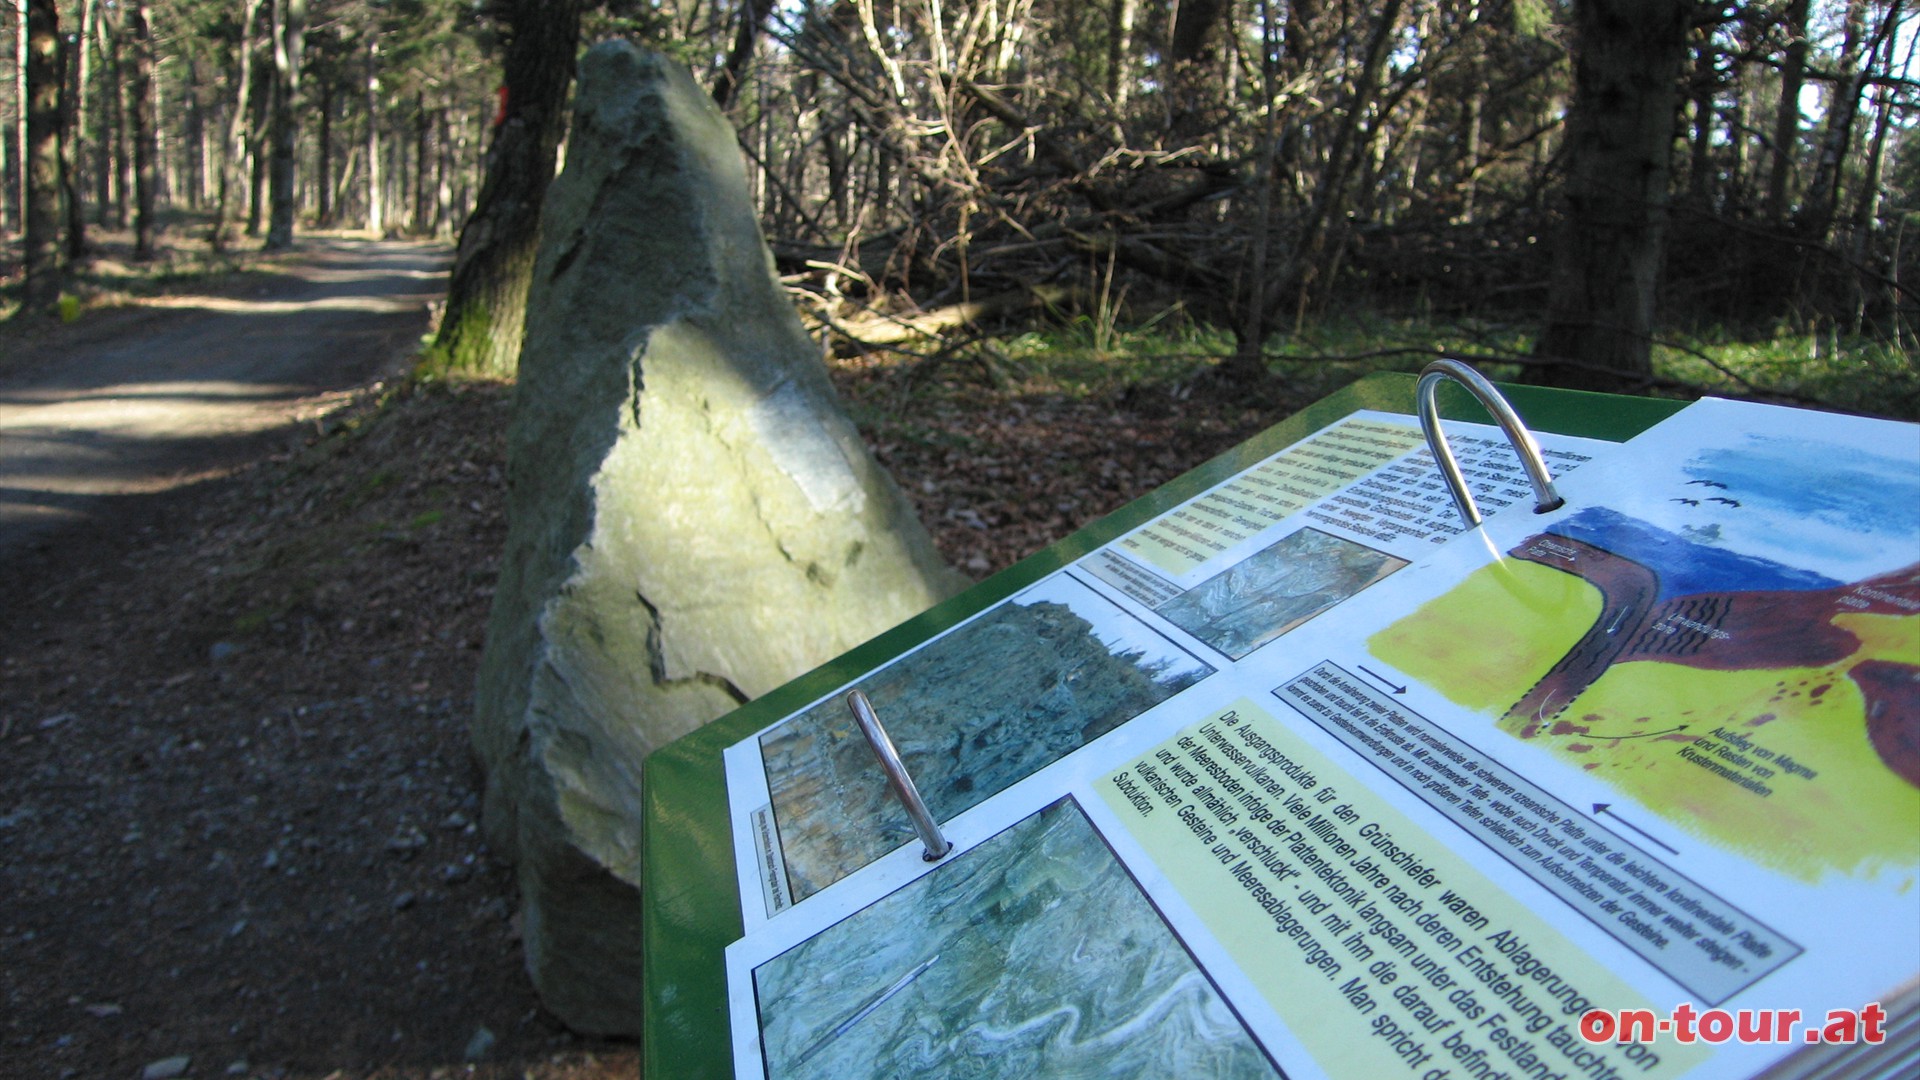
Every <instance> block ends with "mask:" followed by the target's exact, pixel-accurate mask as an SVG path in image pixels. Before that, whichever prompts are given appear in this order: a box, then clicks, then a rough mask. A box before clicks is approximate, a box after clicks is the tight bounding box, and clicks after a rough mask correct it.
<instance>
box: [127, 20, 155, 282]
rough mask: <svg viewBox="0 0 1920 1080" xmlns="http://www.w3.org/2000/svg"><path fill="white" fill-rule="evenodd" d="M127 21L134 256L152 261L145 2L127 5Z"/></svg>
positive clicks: (149, 38)
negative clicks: (130, 72) (130, 77)
mask: <svg viewBox="0 0 1920 1080" xmlns="http://www.w3.org/2000/svg"><path fill="white" fill-rule="evenodd" d="M126 20H127V22H126V30H127V46H128V49H127V51H128V52H129V53H130V54H131V60H132V64H131V67H132V69H133V78H132V79H130V80H128V82H129V85H128V87H127V128H128V134H129V135H131V136H132V139H133V203H134V207H133V257H134V258H136V259H151V258H153V254H154V248H153V229H154V221H153V200H154V189H155V187H156V186H158V183H159V180H158V177H157V176H156V174H155V169H154V158H155V156H156V144H157V139H156V136H155V134H154V119H153V30H152V27H151V26H149V24H148V22H147V0H133V2H132V3H130V4H128V5H127V6H126Z"/></svg>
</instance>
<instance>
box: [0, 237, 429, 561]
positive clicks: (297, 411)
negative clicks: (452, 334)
mask: <svg viewBox="0 0 1920 1080" xmlns="http://www.w3.org/2000/svg"><path fill="white" fill-rule="evenodd" d="M449 256H450V252H449V250H448V248H447V246H446V245H444V244H433V243H417V242H405V241H374V240H351V239H340V238H303V239H302V240H301V242H300V246H299V251H298V253H297V255H296V257H295V258H294V259H293V260H292V261H290V262H288V263H286V264H284V265H282V266H281V267H279V268H278V269H277V271H276V273H275V275H274V276H273V277H271V278H268V279H266V280H264V281H261V282H259V283H257V284H256V285H254V286H252V287H250V288H248V289H246V290H245V291H244V293H243V294H241V295H228V296H217V297H215V296H204V295H195V296H183V297H174V298H168V299H161V300H155V301H150V302H149V306H148V308H147V309H146V310H145V311H143V312H141V313H140V314H139V315H138V316H137V317H132V318H127V317H121V318H114V317H113V316H111V315H109V316H106V317H103V320H102V321H103V326H102V327H101V332H99V333H87V332H84V331H83V332H82V333H80V334H77V335H75V337H76V338H77V339H78V340H77V341H76V342H75V343H73V344H70V345H64V344H63V345H61V346H60V347H58V348H43V349H40V350H38V352H37V353H35V354H33V355H30V356H27V357H22V358H17V360H18V362H16V363H12V364H8V365H6V366H4V367H0V567H7V568H9V569H8V572H6V573H4V574H0V578H4V579H12V580H6V581H4V582H0V599H14V598H15V596H13V595H8V594H15V592H16V590H17V589H21V588H22V587H23V586H26V585H28V582H27V581H25V580H22V578H26V577H29V576H31V575H32V574H33V571H34V569H35V566H34V564H36V563H50V564H55V565H59V564H67V565H71V561H72V556H74V555H77V554H79V552H77V551H73V550H71V549H72V548H74V547H76V546H80V547H84V546H88V541H89V540H97V539H103V538H105V537H108V536H112V535H115V534H124V532H125V530H126V528H127V527H129V526H131V525H132V524H133V523H134V521H135V520H137V519H138V518H139V517H140V515H141V514H142V512H143V511H146V510H149V509H150V508H152V507H153V506H154V505H155V500H156V497H158V498H162V499H163V498H164V495H165V493H167V492H171V491H174V490H177V489H181V488H184V487H186V486H189V485H191V484H193V483H194V482H196V481H199V480H203V479H207V478H210V477H214V476H218V475H221V474H224V473H226V472H228V471H230V470H232V469H234V468H237V467H239V466H241V465H243V464H245V463H247V462H248V461H249V460H251V459H253V458H254V457H256V456H258V455H259V454H261V453H263V452H265V451H266V450H267V448H270V447H271V446H273V445H274V444H275V443H276V442H277V441H278V440H279V439H280V438H284V436H285V434H286V433H287V432H288V431H289V430H290V429H292V428H293V427H294V426H295V425H297V424H299V423H301V422H302V421H304V420H308V419H311V418H313V417H315V416H317V415H320V414H321V413H324V412H326V411H327V410H328V408H329V407H330V406H331V405H332V404H333V403H334V402H335V400H336V399H337V397H338V396H339V395H343V394H347V393H351V392H352V391H353V390H354V389H356V388H358V387H362V386H365V385H367V384H369V383H371V382H373V381H375V380H378V379H381V378H386V377H390V376H392V375H396V374H399V373H400V372H402V371H403V370H404V368H405V362H406V359H407V356H408V355H409V353H410V351H411V349H412V348H413V346H414V345H415V344H416V343H417V341H418V339H419V336H420V334H421V333H422V332H424V331H425V329H426V328H427V305H428V303H430V302H431V301H434V300H436V299H438V298H439V297H441V296H444V295H445V293H446V268H447V264H448V261H449ZM63 549H65V550H63ZM62 555H65V556H67V557H66V558H62V557H60V556H62Z"/></svg>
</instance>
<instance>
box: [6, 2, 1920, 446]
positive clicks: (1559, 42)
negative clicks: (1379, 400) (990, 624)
mask: <svg viewBox="0 0 1920 1080" xmlns="http://www.w3.org/2000/svg"><path fill="white" fill-rule="evenodd" d="M0 19H3V20H4V22H5V25H4V27H3V28H0V45H4V48H3V49H0V52H3V53H4V61H0V73H4V74H5V76H6V80H5V87H4V90H0V129H3V130H4V137H3V138H0V147H3V148H4V149H3V150H0V153H3V155H4V162H0V166H3V167H0V177H3V178H4V184H0V187H3V188H4V197H0V237H7V238H11V239H14V240H16V241H17V244H16V245H14V246H10V247H8V248H7V249H6V251H7V252H8V254H9V256H10V261H12V260H17V261H12V262H11V265H10V266H8V267H7V272H8V273H9V275H10V276H9V279H8V287H7V290H6V292H5V294H4V295H5V299H4V300H0V304H4V305H6V306H17V307H18V309H19V310H21V311H24V312H26V313H27V314H28V315H30V316H32V315H35V314H38V313H41V312H60V311H62V310H63V309H62V304H63V303H64V304H65V309H64V313H65V314H67V315H68V316H69V317H72V315H73V314H74V312H75V311H76V310H78V309H77V307H76V305H84V304H85V303H87V302H89V300H88V296H89V288H90V286H91V285H93V284H97V280H96V279H97V274H95V273H94V271H95V265H94V264H95V262H96V261H97V253H96V252H94V250H93V245H92V244H91V243H90V240H89V237H90V235H93V233H92V232H90V230H93V231H95V232H97V231H98V230H100V229H102V228H108V229H111V228H114V227H121V228H131V229H132V230H133V231H132V237H133V248H132V256H133V257H134V258H135V259H136V260H138V259H146V258H149V257H151V256H153V255H154V254H155V253H156V251H157V245H158V246H160V247H164V246H165V243H166V242H167V238H169V237H172V238H174V239H175V240H176V241H180V242H184V241H185V240H186V239H188V238H194V239H196V240H202V241H205V242H207V243H210V244H211V246H212V247H213V248H214V249H215V250H216V251H218V250H221V249H229V250H230V249H233V248H235V247H237V246H240V245H256V246H257V245H264V246H266V247H268V248H273V247H281V246H285V245H287V244H289V243H291V242H292V240H293V237H294V235H295V232H296V230H300V229H308V228H350V229H363V230H367V231H370V232H372V233H375V234H385V235H393V234H409V235H433V234H438V235H443V236H448V237H452V236H455V235H458V236H459V237H460V240H461V247H460V255H459V259H458V262H457V263H456V268H455V275H454V282H453V288H452V293H451V296H450V298H449V303H448V306H447V309H446V312H445V318H444V319H443V322H442V324H441V328H440V330H439V333H438V337H437V339H436V342H435V345H434V347H433V348H432V349H430V350H429V352H428V354H427V361H426V364H425V370H427V371H439V372H445V371H457V370H491V371H495V372H511V370H512V367H513V364H514V360H515V358H516V356H517V348H518V340H519V337H518V326H519V310H518V309H519V308H520V307H523V306H524V300H523V297H524V280H525V275H526V273H527V270H528V267H529V266H530V262H531V257H532V250H533V239H532V238H533V236H534V235H535V228H536V223H537V209H538V204H539V195H540V193H541V191H542V190H543V188H544V185H545V182H546V179H547V178H549V177H550V176H551V175H552V171H553V168H554V161H555V155H556V148H557V147H558V146H560V144H561V143H562V142H563V140H564V124H565V112H566V110H565V107H564V99H565V95H566V93H567V90H568V84H569V81H570V78H571V73H572V61H573V58H574V56H575V55H576V54H577V52H578V50H579V49H581V48H583V47H584V46H585V45H587V44H590V43H591V42H592V41H594V40H598V39H600V38H604V37H607V36H611V35H626V36H631V37H633V38H636V39H638V40H641V41H643V42H645V43H647V44H650V45H651V46H653V47H655V48H658V49H662V50H664V51H666V52H668V53H670V54H672V55H674V56H675V57H677V58H679V59H681V60H682V61H684V62H685V63H687V64H688V65H689V66H690V67H691V68H692V69H693V71H694V72H695V74H696V76H697V77H699V78H700V79H702V80H703V83H704V84H705V85H707V86H710V87H711V88H712V92H713V95H714V97H715V99H716V101H718V102H719V103H720V104H721V105H722V106H723V107H724V108H725V109H726V110H727V112H728V115H729V116H730V117H731V118H732V120H733V121H734V123H735V125H736V127H737V129H738V131H739V134H740V145H741V148H742V150H743V152H744V153H745V155H746V157H747V159H748V163H749V172H750V178H751V184H752V187H753V194H754V198H755V199H756V200H757V201H758V204H759V210H760V213H761V217H762V220H763V224H764V228H765V231H766V233H767V235H768V237H769V239H770V241H771V243H772V245H773V248H774V251H775V253H776V257H777V263H778V267H779V269H780V271H781V272H782V274H783V275H784V277H785V279H786V281H787V283H788V285H789V286H790V287H791V288H793V289H794V291H795V294H796V298H797V299H798V300H799V301H800V303H801V306H802V309H803V313H804V314H805V315H806V316H807V317H808V318H809V319H810V320H812V321H813V322H814V323H815V324H816V325H817V326H818V327H820V328H821V329H822V331H823V333H825V334H826V335H827V336H830V337H831V338H832V339H833V341H834V344H835V348H836V350H837V351H838V352H839V353H841V354H842V355H843V356H844V355H853V354H859V353H862V352H871V351H872V350H878V349H888V350H892V351H893V355H895V356H896V357H897V356H900V355H904V356H906V357H907V358H908V359H909V360H910V361H913V362H918V363H925V362H928V361H932V362H936V363H947V362H951V361H955V360H958V361H961V362H963V363H965V364H967V365H970V366H971V367H972V368H975V369H977V370H979V371H980V372H982V373H983V375H982V377H984V378H1002V377H1005V376H1006V373H1007V372H1008V371H1014V372H1016V373H1018V372H1019V371H1021V370H1022V366H1023V365H1028V366H1030V365H1032V364H1036V363H1040V364H1044V363H1046V362H1047V361H1046V360H1045V359H1044V357H1045V356H1046V355H1049V354H1057V353H1060V352H1061V351H1062V350H1078V351H1079V352H1080V353H1081V354H1085V355H1091V356H1094V357H1096V358H1102V359H1109V360H1116V359H1117V362H1119V363H1121V364H1122V365H1123V366H1124V371H1123V373H1122V375H1121V376H1119V377H1121V378H1123V379H1125V380H1128V381H1135V382H1138V381H1153V380H1156V379H1157V380H1160V381H1163V382H1166V383H1167V384H1169V385H1174V386H1176V387H1178V388H1179V389H1176V393H1185V392H1187V389H1188V388H1190V387H1191V386H1195V385H1200V386H1204V385H1208V384H1217V385H1219V386H1222V387H1225V388H1226V389H1228V390H1229V391H1231V392H1232V393H1236V394H1239V393H1246V392H1248V391H1249V389H1252V390H1258V389H1259V388H1261V387H1262V386H1264V385H1266V384H1268V383H1269V382H1270V381H1271V378H1270V377H1271V376H1272V375H1273V374H1274V373H1276V372H1277V373H1280V374H1281V375H1283V376H1285V375H1286V373H1287V372H1289V371H1296V372H1297V371H1299V370H1300V368H1299V366H1298V365H1300V364H1302V363H1306V364H1309V365H1320V366H1322V367H1324V366H1325V365H1327V364H1329V363H1333V362H1349V363H1351V362H1373V363H1381V362H1384V363H1398V364H1401V365H1405V364H1407V363H1411V362H1417V361H1419V360H1422V359H1424V358H1426V357H1427V356H1430V355H1434V354H1437V353H1438V352H1441V351H1445V352H1447V353H1450V354H1453V355H1461V356H1464V357H1465V358H1468V359H1474V360H1480V361H1485V362H1497V363H1504V364H1508V365H1513V366H1509V367H1496V368H1495V369H1493V370H1494V371H1495V373H1496V374H1504V375H1506V376H1507V377H1519V378H1525V379H1530V380H1535V381H1548V382H1554V383H1558V384H1561V385H1576V386H1585V387H1589V388H1598V389H1625V390H1634V391H1640V392H1646V391H1649V390H1653V391H1660V390H1673V391H1679V392H1691V391H1693V390H1698V389H1712V390H1716V391H1718V392H1734V393H1741V394H1748V395H1754V396H1762V397H1769V398H1773V399H1780V400H1788V401H1799V402H1816V403H1823V404H1828V405H1833V406H1837V407H1852V408H1860V409H1868V410H1871V411H1878V412H1891V413H1895V414H1902V415H1915V414H1916V412H1920V376H1917V375H1916V373H1915V366H1914V364H1913V362H1912V357H1911V349H1912V346H1913V344H1914V341H1915V335H1916V334H1917V333H1920V298H1917V297H1916V292H1915V288H1916V287H1915V285H1914V284H1913V283H1914V282H1915V281H1916V280H1917V279H1916V265H1920V254H1916V251H1917V249H1920V245H1917V244H1916V243H1915V239H1916V238H1915V236H1914V235H1913V234H1914V233H1915V232H1916V225H1917V224H1920V216H1917V215H1916V211H1917V210H1920V136H1916V134H1915V131H1914V125H1915V121H1916V118H1917V117H1920V114H1917V112H1916V110H1917V109H1920V82H1916V80H1915V78H1914V71H1913V67H1914V60H1915V55H1914V54H1915V48H1916V35H1915V33H1914V29H1915V26H1916V21H1915V19H1914V17H1913V13H1912V10H1911V8H1910V6H1909V3H1908V0H1749V2H1731V0H1729V2H1721V3H1713V2H1707V0H1572V2H1571V3H1566V2H1559V0H1098V2H1094V3H1084V2H1073V3H1068V2H1064V0H744V2H731V0H652V2H642V0H605V2H600V3H592V2H587V0H545V2H539V0H0ZM15 271H17V273H15ZM63 296H64V297H67V299H66V300H64V301H63V300H62V297H63ZM1036 358H1042V359H1036ZM1125 365H1131V366H1125Z"/></svg>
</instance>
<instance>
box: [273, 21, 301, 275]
mask: <svg viewBox="0 0 1920 1080" xmlns="http://www.w3.org/2000/svg"><path fill="white" fill-rule="evenodd" d="M306 35H307V0H274V3H273V133H272V140H273V151H272V160H271V162H270V164H269V167H268V169H267V189H268V192H269V194H268V200H269V202H270V203H271V207H272V211H271V213H270V214H269V215H268V218H267V243H266V247H267V250H269V251H274V250H278V249H281V248H288V247H292V246H293V217H294V210H295V208H296V206H297V203H298V199H297V198H296V196H295V193H294V179H295V176H294V166H295V157H294V149H295V140H296V139H297V138H298V137H299V134H300V105H301V101H300V89H301V86H300V64H301V61H302V58H303V54H304V53H305V51H306Z"/></svg>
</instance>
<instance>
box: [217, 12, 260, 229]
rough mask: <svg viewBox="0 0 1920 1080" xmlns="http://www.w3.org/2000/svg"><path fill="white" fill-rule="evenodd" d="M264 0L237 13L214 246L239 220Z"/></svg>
mask: <svg viewBox="0 0 1920 1080" xmlns="http://www.w3.org/2000/svg"><path fill="white" fill-rule="evenodd" d="M264 3H266V0H247V3H246V4H245V5H244V7H243V8H242V11H241V16H240V47H239V50H238V52H237V53H236V55H235V57H234V69H235V74H234V80H233V105H232V106H231V110H232V111H230V112H229V113H228V114H227V145H226V153H225V154H224V155H223V156H222V159H221V162H220V187H219V197H218V198H219V202H218V206H217V208H216V210H215V214H214V225H213V247H214V250H216V251H218V250H221V249H223V248H225V247H226V246H227V245H228V244H230V243H232V242H233V239H234V236H233V234H234V230H235V228H236V226H238V225H239V223H240V200H241V194H242V192H243V191H244V190H245V188H246V180H247V177H246V169H247V120H248V118H249V117H250V116H251V115H252V113H253V38H254V35H255V34H256V33H258V31H259V26H260V7H261V5H262V4H264Z"/></svg>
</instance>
